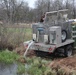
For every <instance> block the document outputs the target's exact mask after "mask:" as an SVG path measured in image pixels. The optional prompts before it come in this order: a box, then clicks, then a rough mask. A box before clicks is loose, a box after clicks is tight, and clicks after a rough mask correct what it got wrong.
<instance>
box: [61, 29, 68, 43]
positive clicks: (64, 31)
mask: <svg viewBox="0 0 76 75" xmlns="http://www.w3.org/2000/svg"><path fill="white" fill-rule="evenodd" d="M61 38H62V42H65V41H66V39H67V31H66V30H62V36H61Z"/></svg>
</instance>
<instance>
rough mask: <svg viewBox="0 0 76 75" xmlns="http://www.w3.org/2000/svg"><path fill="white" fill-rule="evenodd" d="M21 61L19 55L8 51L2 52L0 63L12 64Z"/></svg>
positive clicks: (0, 53)
mask: <svg viewBox="0 0 76 75" xmlns="http://www.w3.org/2000/svg"><path fill="white" fill-rule="evenodd" d="M18 59H19V55H18V54H16V53H15V52H10V51H8V50H5V51H2V52H0V62H1V63H5V64H12V63H14V62H16V61H17V60H18Z"/></svg>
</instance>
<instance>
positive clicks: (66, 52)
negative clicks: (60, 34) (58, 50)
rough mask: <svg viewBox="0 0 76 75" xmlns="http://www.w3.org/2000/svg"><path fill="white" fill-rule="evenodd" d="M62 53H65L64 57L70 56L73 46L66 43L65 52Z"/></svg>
mask: <svg viewBox="0 0 76 75" xmlns="http://www.w3.org/2000/svg"><path fill="white" fill-rule="evenodd" d="M64 54H65V56H66V57H70V56H71V55H72V54H73V47H72V46H71V45H68V46H67V47H66V48H65V53H64Z"/></svg>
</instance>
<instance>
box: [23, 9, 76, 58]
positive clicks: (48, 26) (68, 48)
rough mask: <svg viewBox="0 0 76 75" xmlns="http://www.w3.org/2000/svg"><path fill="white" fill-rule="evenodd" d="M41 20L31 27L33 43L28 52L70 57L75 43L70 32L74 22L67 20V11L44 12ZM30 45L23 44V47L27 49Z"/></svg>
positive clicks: (27, 43)
mask: <svg viewBox="0 0 76 75" xmlns="http://www.w3.org/2000/svg"><path fill="white" fill-rule="evenodd" d="M43 20H44V21H42V22H38V23H35V24H33V25H32V31H33V35H32V36H33V38H32V39H33V40H32V41H33V43H32V44H31V45H30V47H29V50H35V52H39V53H40V51H41V52H48V53H55V54H56V53H59V54H62V55H64V56H67V57H68V56H71V55H72V54H73V48H74V42H75V41H74V40H73V38H74V37H73V31H72V23H73V22H74V20H70V19H69V18H68V9H64V10H58V11H52V12H46V13H45V17H44V18H43ZM30 43H31V41H28V42H24V46H25V47H26V48H27V47H28V46H29V44H30Z"/></svg>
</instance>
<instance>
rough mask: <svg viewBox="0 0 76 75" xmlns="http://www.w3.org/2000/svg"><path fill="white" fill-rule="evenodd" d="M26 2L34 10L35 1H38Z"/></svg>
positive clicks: (29, 0)
mask: <svg viewBox="0 0 76 75" xmlns="http://www.w3.org/2000/svg"><path fill="white" fill-rule="evenodd" d="M25 1H27V2H28V4H29V6H30V7H31V8H34V4H35V1H36V0H25Z"/></svg>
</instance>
